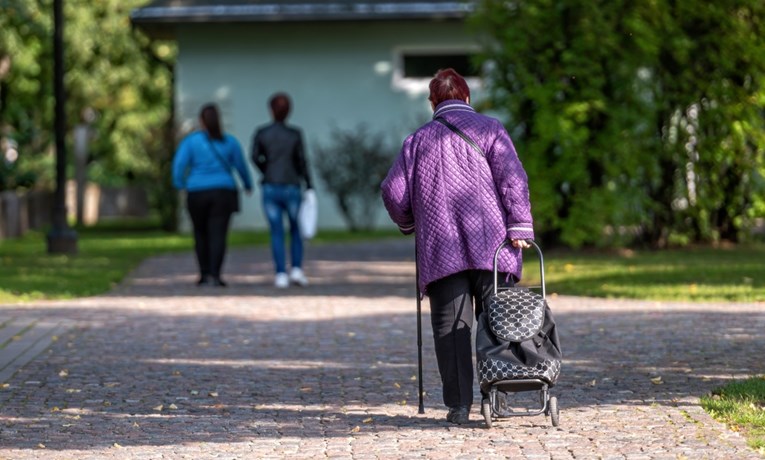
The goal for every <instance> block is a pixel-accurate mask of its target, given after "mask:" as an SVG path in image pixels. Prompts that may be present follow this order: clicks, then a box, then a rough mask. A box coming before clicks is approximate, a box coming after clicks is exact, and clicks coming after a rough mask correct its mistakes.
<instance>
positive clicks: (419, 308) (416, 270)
mask: <svg viewBox="0 0 765 460" xmlns="http://www.w3.org/2000/svg"><path fill="white" fill-rule="evenodd" d="M414 267H415V268H414V273H415V275H414V278H415V280H414V281H415V285H416V286H417V288H416V291H417V381H418V382H419V391H418V394H419V398H420V400H419V409H418V410H417V413H419V414H424V413H425V404H424V403H423V400H422V399H423V394H424V391H423V389H422V300H421V299H420V297H422V296H421V295H420V264H418V263H417V246H415V247H414Z"/></svg>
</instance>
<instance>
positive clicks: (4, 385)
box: [0, 383, 11, 388]
mask: <svg viewBox="0 0 765 460" xmlns="http://www.w3.org/2000/svg"><path fill="white" fill-rule="evenodd" d="M10 386H11V384H10V383H4V384H2V385H0V388H8V387H10Z"/></svg>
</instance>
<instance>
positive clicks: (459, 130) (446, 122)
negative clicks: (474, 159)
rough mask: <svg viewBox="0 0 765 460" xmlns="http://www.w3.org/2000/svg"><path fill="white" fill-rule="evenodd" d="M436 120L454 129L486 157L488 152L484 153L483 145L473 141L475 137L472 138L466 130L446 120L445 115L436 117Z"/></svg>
mask: <svg viewBox="0 0 765 460" xmlns="http://www.w3.org/2000/svg"><path fill="white" fill-rule="evenodd" d="M435 121H437V122H439V123H441V124H442V125H444V126H446V127H447V128H449V129H451V130H452V131H454V133H455V134H456V135H458V136H459V137H461V138H462V139H464V140H465V142H467V143H468V144H470V146H471V147H473V149H475V151H476V152H478V153H480V154H481V156H484V157H485V156H486V154H485V153H483V150H481V147H479V146H478V144H476V143H475V142H474V141H473V139H471V138H470V137H468V135H467V134H465V133H464V132H462V130H461V129H459V128H458V127H456V126H454V125H453V124H451V123H449V122H448V121H446V119H445V118H444V117H438V118H436V119H435Z"/></svg>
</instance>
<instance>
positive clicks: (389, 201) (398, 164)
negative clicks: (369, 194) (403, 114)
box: [381, 136, 414, 235]
mask: <svg viewBox="0 0 765 460" xmlns="http://www.w3.org/2000/svg"><path fill="white" fill-rule="evenodd" d="M411 146H412V136H409V137H408V138H407V139H406V140H405V141H404V145H403V146H402V147H401V152H400V153H399V154H398V156H397V157H396V160H395V161H394V163H393V166H391V168H390V170H389V171H388V175H387V176H386V177H385V179H384V180H383V182H382V185H381V189H382V199H383V203H384V204H385V209H387V210H388V215H390V218H391V220H393V222H394V223H395V224H396V225H398V228H399V230H401V233H403V234H405V235H408V234H410V233H413V232H414V216H413V214H412V200H411V196H410V193H411V190H410V187H409V184H410V181H409V178H410V177H411V172H410V171H409V168H408V164H409V162H408V161H407V158H408V157H410V154H411Z"/></svg>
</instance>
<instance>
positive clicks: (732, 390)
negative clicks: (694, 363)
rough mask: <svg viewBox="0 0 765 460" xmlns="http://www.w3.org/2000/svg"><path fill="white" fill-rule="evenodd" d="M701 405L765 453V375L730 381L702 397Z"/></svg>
mask: <svg viewBox="0 0 765 460" xmlns="http://www.w3.org/2000/svg"><path fill="white" fill-rule="evenodd" d="M701 406H702V407H703V408H704V409H705V410H706V411H707V412H709V413H710V414H711V415H712V416H713V417H714V418H715V419H717V420H719V421H720V422H723V423H725V424H726V425H728V427H729V428H730V429H731V430H733V431H738V432H741V433H742V434H743V435H744V436H746V438H747V442H748V443H749V446H750V447H752V448H753V449H755V450H757V451H758V452H760V453H761V454H764V455H765V376H760V377H753V378H750V379H747V380H742V381H739V382H733V383H731V384H728V385H726V386H724V387H722V388H718V389H717V390H715V391H713V392H712V394H711V395H709V396H705V397H703V398H701Z"/></svg>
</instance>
